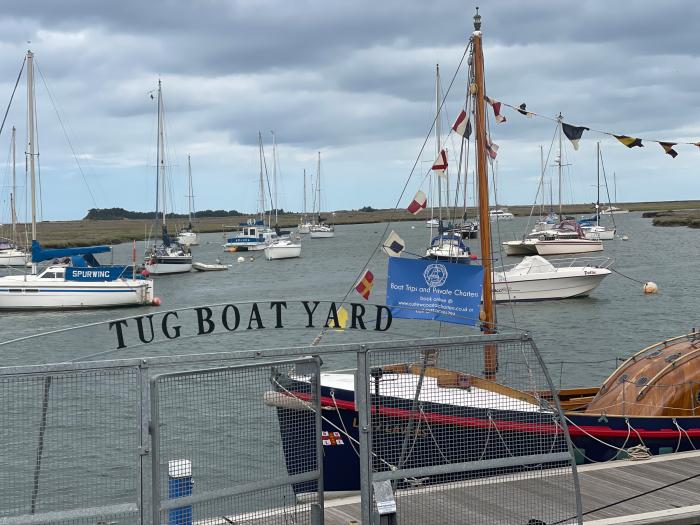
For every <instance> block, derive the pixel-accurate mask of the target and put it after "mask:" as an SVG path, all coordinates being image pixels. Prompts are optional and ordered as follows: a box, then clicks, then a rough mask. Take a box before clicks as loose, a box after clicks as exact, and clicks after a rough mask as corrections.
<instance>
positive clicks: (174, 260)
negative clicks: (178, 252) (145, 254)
mask: <svg viewBox="0 0 700 525" xmlns="http://www.w3.org/2000/svg"><path fill="white" fill-rule="evenodd" d="M145 266H146V270H148V273H150V274H151V275H168V274H174V273H187V272H189V271H190V270H191V269H192V257H178V256H175V257H157V258H156V260H155V262H147V263H146V264H145Z"/></svg>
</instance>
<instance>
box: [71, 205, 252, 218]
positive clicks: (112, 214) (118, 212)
mask: <svg viewBox="0 0 700 525" xmlns="http://www.w3.org/2000/svg"><path fill="white" fill-rule="evenodd" d="M242 215H246V214H245V213H241V212H239V211H238V210H228V211H226V210H201V211H198V212H195V214H194V216H195V217H197V218H199V217H240V216H242ZM167 217H168V218H170V219H185V218H187V214H186V213H168V214H167ZM155 218H156V214H155V212H152V211H129V210H125V209H124V208H91V209H89V210H88V213H87V215H86V216H85V217H84V219H87V220H93V221H113V220H120V219H155Z"/></svg>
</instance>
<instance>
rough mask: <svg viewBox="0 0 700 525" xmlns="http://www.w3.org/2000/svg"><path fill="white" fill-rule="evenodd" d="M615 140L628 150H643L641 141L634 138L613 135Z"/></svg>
mask: <svg viewBox="0 0 700 525" xmlns="http://www.w3.org/2000/svg"><path fill="white" fill-rule="evenodd" d="M613 137H615V138H616V139H617V140H619V141H620V142H622V143H623V144H624V145H625V146H627V147H628V148H634V147H635V146H637V147H640V148H643V147H644V144H642V139H636V138H634V137H628V136H627V135H613Z"/></svg>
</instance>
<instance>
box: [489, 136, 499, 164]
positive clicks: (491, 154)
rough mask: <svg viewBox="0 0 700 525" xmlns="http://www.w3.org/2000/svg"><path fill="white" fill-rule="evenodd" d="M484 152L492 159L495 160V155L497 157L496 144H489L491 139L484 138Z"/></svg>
mask: <svg viewBox="0 0 700 525" xmlns="http://www.w3.org/2000/svg"><path fill="white" fill-rule="evenodd" d="M486 152H487V153H488V154H489V157H491V158H492V159H495V158H496V155H498V144H494V143H493V142H491V137H489V136H487V137H486Z"/></svg>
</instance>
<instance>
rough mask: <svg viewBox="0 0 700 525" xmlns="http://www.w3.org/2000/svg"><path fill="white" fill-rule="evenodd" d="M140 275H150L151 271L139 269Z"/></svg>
mask: <svg viewBox="0 0 700 525" xmlns="http://www.w3.org/2000/svg"><path fill="white" fill-rule="evenodd" d="M141 275H143V276H144V277H148V276H149V275H151V272H149V271H148V270H147V269H146V268H144V269H143V270H141Z"/></svg>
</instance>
